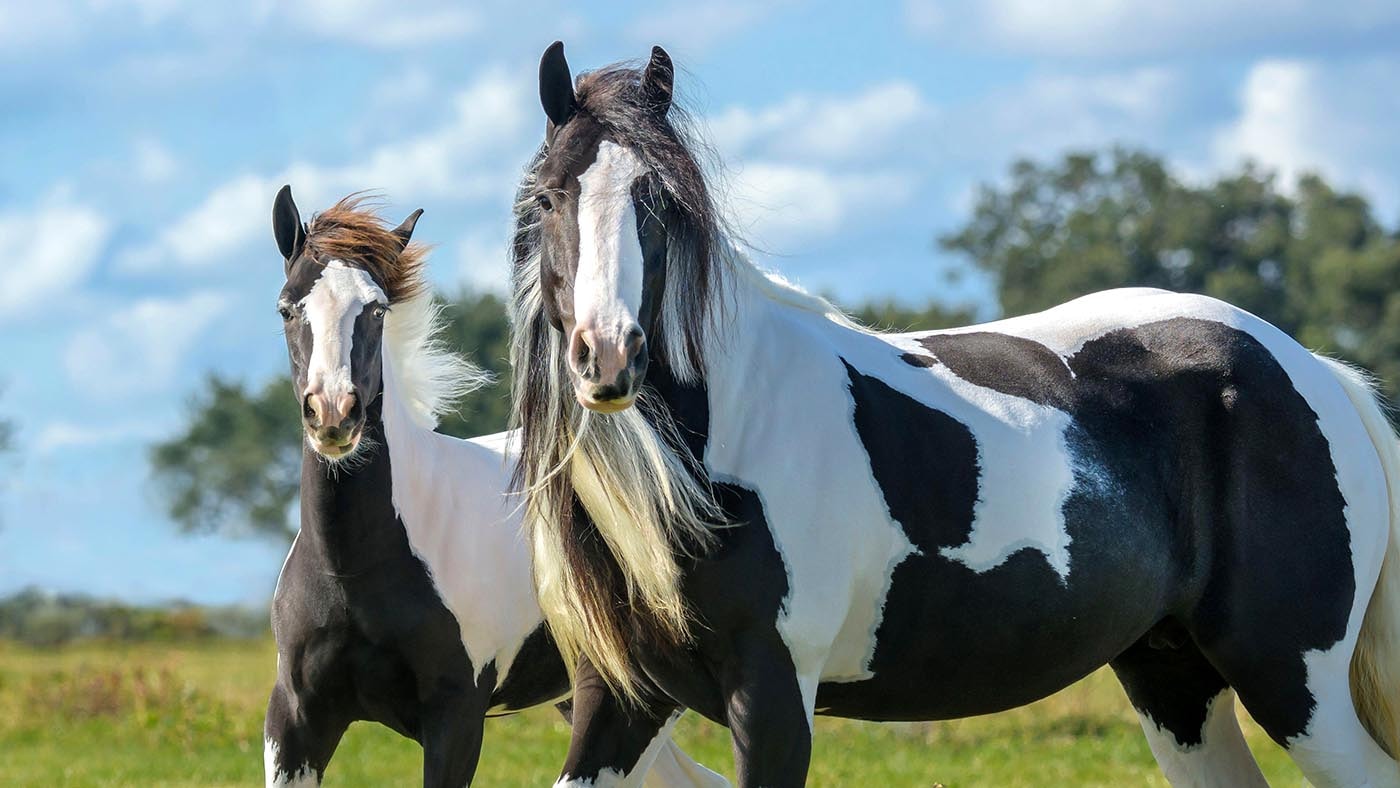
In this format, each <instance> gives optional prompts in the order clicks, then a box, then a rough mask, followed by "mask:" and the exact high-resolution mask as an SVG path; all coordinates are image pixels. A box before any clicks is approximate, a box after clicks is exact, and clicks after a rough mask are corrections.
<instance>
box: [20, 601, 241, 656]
mask: <svg viewBox="0 0 1400 788" xmlns="http://www.w3.org/2000/svg"><path fill="white" fill-rule="evenodd" d="M267 624H268V622H267V613H266V612H265V611H263V610H248V609H245V608H239V607H199V606H196V605H191V604H188V603H184V602H173V603H171V604H168V605H159V606H154V607H143V606H137V605H128V604H125V603H122V602H114V601H109V600H103V599H97V598H94V597H91V596H88V595H86V594H52V593H48V592H45V591H41V590H39V589H37V588H26V589H24V590H23V591H20V592H18V593H16V594H13V595H11V596H8V597H4V598H0V641H14V642H18V643H28V644H30V645H33V646H58V645H62V644H64V643H69V642H71V641H74V640H90V639H98V640H120V641H146V640H158V641H188V640H205V639H210V638H215V637H255V636H259V635H262V634H263V633H265V632H266V631H267Z"/></svg>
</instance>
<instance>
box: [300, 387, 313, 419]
mask: <svg viewBox="0 0 1400 788" xmlns="http://www.w3.org/2000/svg"><path fill="white" fill-rule="evenodd" d="M312 396H313V395H311V394H307V395H306V396H304V397H302V398H301V415H302V418H304V419H306V420H307V421H309V422H311V423H312V424H315V423H316V409H315V408H314V407H312V405H311V397H312Z"/></svg>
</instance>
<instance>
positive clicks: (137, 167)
mask: <svg viewBox="0 0 1400 788" xmlns="http://www.w3.org/2000/svg"><path fill="white" fill-rule="evenodd" d="M132 165H133V169H134V171H135V174H136V177H137V178H139V179H141V180H143V181H145V182H146V183H152V184H155V183H163V182H165V181H168V180H170V179H171V178H172V177H174V176H175V173H176V171H177V170H178V169H179V162H177V161H176V160H175V155H174V154H172V153H171V152H170V150H169V149H168V148H166V147H165V146H164V145H162V144H160V142H159V141H157V140H153V139H141V140H137V141H136V149H135V151H134V156H133V161H132Z"/></svg>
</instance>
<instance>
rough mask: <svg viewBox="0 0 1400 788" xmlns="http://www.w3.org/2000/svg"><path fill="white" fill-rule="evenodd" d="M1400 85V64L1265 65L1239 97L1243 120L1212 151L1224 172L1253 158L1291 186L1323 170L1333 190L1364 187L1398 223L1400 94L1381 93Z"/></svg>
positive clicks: (1384, 61)
mask: <svg viewBox="0 0 1400 788" xmlns="http://www.w3.org/2000/svg"><path fill="white" fill-rule="evenodd" d="M1397 80H1400V59H1378V60H1371V61H1367V62H1363V63H1342V64H1331V65H1327V64H1322V63H1319V62H1316V61H1306V60H1262V61H1260V62H1258V63H1255V64H1254V65H1253V66H1252V67H1251V68H1250V70H1249V74H1248V75H1247V76H1246V78H1245V80H1244V83H1243V86H1242V87H1241V89H1240V94H1239V103H1240V109H1239V115H1238V116H1237V117H1236V118H1235V119H1233V120H1232V121H1231V122H1230V123H1228V124H1227V125H1226V126H1224V127H1223V128H1222V129H1220V131H1219V132H1218V133H1217V134H1216V136H1215V139H1214V142H1213V147H1212V152H1213V155H1214V161H1215V163H1216V165H1217V166H1218V167H1220V168H1232V167H1236V166H1238V165H1239V163H1240V162H1241V161H1242V160H1252V161H1255V162H1258V163H1260V164H1262V165H1264V166H1265V167H1268V168H1270V169H1272V170H1274V171H1275V172H1277V173H1278V175H1279V177H1280V178H1281V180H1282V181H1283V183H1284V184H1285V185H1291V184H1292V183H1293V182H1294V180H1295V179H1296V178H1297V176H1298V175H1300V174H1301V173H1303V172H1308V171H1312V172H1319V173H1321V174H1323V175H1324V176H1326V177H1327V178H1328V179H1329V180H1330V181H1332V182H1333V184H1334V185H1337V186H1341V187H1343V188H1352V189H1361V190H1363V191H1364V192H1366V193H1367V194H1368V196H1370V197H1371V198H1373V200H1375V202H1376V204H1377V208H1378V210H1379V212H1380V215H1381V218H1382V219H1385V220H1393V219H1394V218H1395V212H1396V211H1397V209H1398V208H1400V205H1398V203H1400V194H1397V187H1396V184H1395V183H1394V180H1393V179H1391V178H1384V177H1377V173H1378V172H1385V171H1391V172H1393V171H1394V169H1395V168H1396V167H1397V166H1400V137H1397V136H1396V135H1395V134H1394V133H1393V121H1394V119H1395V118H1396V117H1400V95H1397V94H1396V93H1395V92H1394V91H1385V90H1377V89H1376V86H1378V85H1390V84H1396V82H1397Z"/></svg>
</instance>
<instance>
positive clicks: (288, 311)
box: [277, 305, 292, 320]
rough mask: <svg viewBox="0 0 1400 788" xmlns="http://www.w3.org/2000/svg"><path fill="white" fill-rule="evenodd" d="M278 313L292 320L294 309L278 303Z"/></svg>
mask: <svg viewBox="0 0 1400 788" xmlns="http://www.w3.org/2000/svg"><path fill="white" fill-rule="evenodd" d="M277 314H279V315H281V316H282V319H283V320H291V319H292V310H291V309H288V308H287V307H285V306H281V305H278V307H277Z"/></svg>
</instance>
